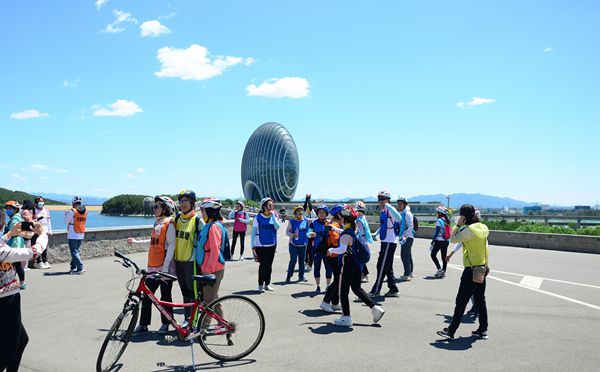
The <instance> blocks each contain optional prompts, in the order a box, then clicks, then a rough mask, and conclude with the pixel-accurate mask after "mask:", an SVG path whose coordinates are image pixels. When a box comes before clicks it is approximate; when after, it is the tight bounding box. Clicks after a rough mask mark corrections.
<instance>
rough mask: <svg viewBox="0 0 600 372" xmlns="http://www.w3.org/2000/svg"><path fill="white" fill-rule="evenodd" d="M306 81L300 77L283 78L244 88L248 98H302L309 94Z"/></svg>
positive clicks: (308, 86)
mask: <svg viewBox="0 0 600 372" xmlns="http://www.w3.org/2000/svg"><path fill="white" fill-rule="evenodd" d="M309 88H310V85H309V84H308V80H306V79H304V78H301V77H284V78H281V79H271V80H270V81H268V82H264V83H262V84H261V85H259V86H256V85H254V84H250V85H248V86H247V87H246V91H247V92H248V95H249V96H261V97H271V98H282V97H289V98H303V97H307V96H308V94H309V93H310V90H309Z"/></svg>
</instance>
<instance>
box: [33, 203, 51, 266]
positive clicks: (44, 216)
mask: <svg viewBox="0 0 600 372" xmlns="http://www.w3.org/2000/svg"><path fill="white" fill-rule="evenodd" d="M33 202H34V204H35V209H34V211H33V219H34V220H36V221H40V223H41V224H42V225H44V227H45V228H46V234H47V235H48V236H49V237H50V236H52V223H51V220H50V212H49V211H48V208H46V207H45V203H44V198H43V197H41V196H36V197H35V199H34V201H33ZM37 261H38V264H39V268H40V269H50V268H51V267H52V266H50V264H49V263H48V250H47V249H44V250H43V251H42V254H41V255H40V256H38V259H37Z"/></svg>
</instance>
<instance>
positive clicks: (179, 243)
mask: <svg viewBox="0 0 600 372" xmlns="http://www.w3.org/2000/svg"><path fill="white" fill-rule="evenodd" d="M177 200H178V201H179V209H180V211H181V213H179V214H178V215H177V216H176V217H175V254H174V256H173V258H174V260H175V275H176V276H177V282H178V283H179V289H180V290H181V295H182V296H183V302H185V303H189V302H193V301H194V298H195V293H196V292H197V291H196V282H195V281H194V273H195V266H194V257H195V246H196V237H197V235H198V232H199V231H200V230H201V229H202V227H203V226H204V220H203V219H202V217H201V216H199V215H198V214H197V213H196V210H195V207H196V193H195V192H194V191H192V190H182V191H181V192H180V193H179V195H177ZM184 313H185V320H184V322H183V323H182V327H183V328H187V326H188V321H187V320H188V319H189V318H190V315H191V313H192V309H191V308H190V307H186V308H185V310H184Z"/></svg>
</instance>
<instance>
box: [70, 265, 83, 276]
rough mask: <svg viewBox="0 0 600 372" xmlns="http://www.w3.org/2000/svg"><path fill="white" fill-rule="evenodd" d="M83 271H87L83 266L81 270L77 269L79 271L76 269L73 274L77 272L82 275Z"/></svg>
mask: <svg viewBox="0 0 600 372" xmlns="http://www.w3.org/2000/svg"><path fill="white" fill-rule="evenodd" d="M83 273H85V269H84V268H83V267H82V268H81V269H80V270H77V271H75V272H72V273H71V274H77V275H81V274H83Z"/></svg>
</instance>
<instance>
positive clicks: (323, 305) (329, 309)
mask: <svg viewBox="0 0 600 372" xmlns="http://www.w3.org/2000/svg"><path fill="white" fill-rule="evenodd" d="M319 307H320V308H321V310H323V311H326V312H328V313H335V310H333V308H332V307H331V305H330V304H328V303H327V302H325V301H322V302H321V305H319Z"/></svg>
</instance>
